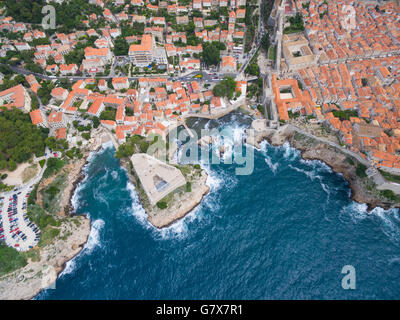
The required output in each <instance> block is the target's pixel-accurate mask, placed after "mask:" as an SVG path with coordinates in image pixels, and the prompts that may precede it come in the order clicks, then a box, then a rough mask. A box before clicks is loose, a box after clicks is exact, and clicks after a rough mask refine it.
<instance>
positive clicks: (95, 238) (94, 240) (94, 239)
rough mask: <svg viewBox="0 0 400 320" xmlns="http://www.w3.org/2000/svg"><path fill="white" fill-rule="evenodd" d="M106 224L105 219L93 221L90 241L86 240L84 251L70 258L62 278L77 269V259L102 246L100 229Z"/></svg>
mask: <svg viewBox="0 0 400 320" xmlns="http://www.w3.org/2000/svg"><path fill="white" fill-rule="evenodd" d="M88 218H90V215H89V214H88ZM104 224H105V223H104V220H102V219H97V220H95V221H93V223H92V226H91V229H90V233H89V238H88V241H87V242H86V244H85V246H84V247H83V249H82V251H81V252H79V254H78V255H76V256H75V257H74V258H73V259H71V260H69V261H68V262H67V263H66V265H65V268H64V270H63V271H62V272H61V273H60V278H61V277H63V276H65V275H67V274H71V273H73V272H74V271H75V269H76V267H77V261H78V259H79V258H80V257H81V256H84V255H87V254H90V253H92V251H93V250H94V249H95V248H96V247H98V246H101V242H100V231H101V230H102V229H103V227H104Z"/></svg>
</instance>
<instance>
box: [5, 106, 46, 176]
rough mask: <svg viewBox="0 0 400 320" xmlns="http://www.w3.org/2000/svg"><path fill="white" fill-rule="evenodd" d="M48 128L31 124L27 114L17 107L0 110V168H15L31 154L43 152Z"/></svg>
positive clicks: (39, 154) (41, 153) (38, 154)
mask: <svg viewBox="0 0 400 320" xmlns="http://www.w3.org/2000/svg"><path fill="white" fill-rule="evenodd" d="M48 133H49V130H48V129H44V128H40V127H36V126H35V125H33V124H32V122H31V119H30V117H29V114H26V113H23V112H22V111H20V110H18V109H15V108H14V109H11V110H7V109H6V108H3V111H2V112H0V136H1V140H0V169H1V170H2V169H9V170H11V171H12V170H15V169H16V167H17V164H18V163H22V162H25V161H28V160H29V159H30V158H31V156H32V155H33V154H35V155H36V156H41V155H43V154H44V150H45V146H46V143H45V141H46V138H47V136H48Z"/></svg>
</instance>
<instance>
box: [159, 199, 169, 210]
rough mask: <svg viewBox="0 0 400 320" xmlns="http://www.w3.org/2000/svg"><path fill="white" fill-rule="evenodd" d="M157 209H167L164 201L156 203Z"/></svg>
mask: <svg viewBox="0 0 400 320" xmlns="http://www.w3.org/2000/svg"><path fill="white" fill-rule="evenodd" d="M157 207H158V208H160V209H166V208H167V207H168V205H167V203H166V202H164V201H159V202H157Z"/></svg>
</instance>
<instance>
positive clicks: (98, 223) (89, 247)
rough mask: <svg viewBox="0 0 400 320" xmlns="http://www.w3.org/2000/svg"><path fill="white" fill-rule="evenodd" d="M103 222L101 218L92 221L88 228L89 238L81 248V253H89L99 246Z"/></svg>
mask: <svg viewBox="0 0 400 320" xmlns="http://www.w3.org/2000/svg"><path fill="white" fill-rule="evenodd" d="M104 224H105V222H104V220H103V219H97V220H95V221H93V223H92V227H91V229H90V234H89V239H88V241H87V243H86V245H85V247H84V248H83V250H82V253H83V254H90V253H91V252H92V251H93V250H94V249H95V248H96V247H99V246H101V242H100V232H101V230H102V229H103V227H104Z"/></svg>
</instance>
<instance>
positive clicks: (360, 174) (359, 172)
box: [356, 163, 367, 178]
mask: <svg viewBox="0 0 400 320" xmlns="http://www.w3.org/2000/svg"><path fill="white" fill-rule="evenodd" d="M365 170H367V167H366V166H365V165H363V164H362V163H359V164H358V165H357V169H356V174H357V176H358V177H360V178H366V177H367V174H366V173H365Z"/></svg>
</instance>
